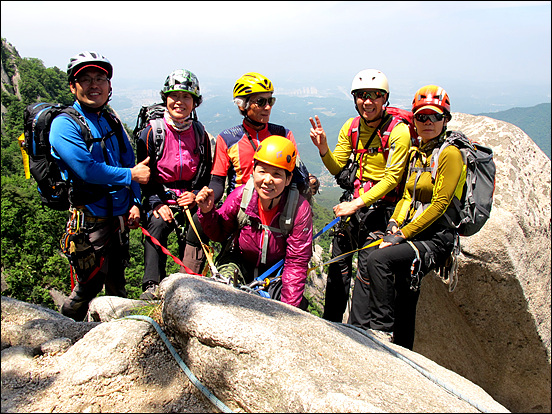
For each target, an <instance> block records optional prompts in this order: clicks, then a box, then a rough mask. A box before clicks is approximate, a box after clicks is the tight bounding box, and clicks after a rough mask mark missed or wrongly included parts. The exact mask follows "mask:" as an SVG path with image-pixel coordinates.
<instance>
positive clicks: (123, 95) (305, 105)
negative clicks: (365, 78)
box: [110, 90, 551, 174]
mask: <svg viewBox="0 0 552 414" xmlns="http://www.w3.org/2000/svg"><path fill="white" fill-rule="evenodd" d="M276 98H277V101H276V105H275V106H274V108H273V110H272V115H271V118H270V121H271V122H274V123H277V124H280V125H284V126H285V127H287V128H289V129H291V130H292V131H293V134H294V136H295V139H296V141H297V144H298V146H299V153H300V154H301V158H302V159H303V160H304V162H305V164H306V165H307V167H308V168H309V170H310V171H311V172H313V173H314V174H321V173H323V172H324V171H325V168H324V166H323V165H322V163H321V161H320V158H319V156H318V152H317V150H316V148H315V147H314V145H313V144H312V142H311V140H310V137H309V130H310V127H311V125H310V122H309V117H313V116H314V115H318V116H319V117H320V120H321V122H322V126H323V127H324V129H325V130H326V134H327V136H328V141H329V144H330V147H331V148H333V146H335V144H336V143H337V136H338V134H339V130H340V129H341V126H342V125H343V124H344V123H345V121H346V120H347V119H348V118H350V117H352V116H355V115H356V111H355V109H354V107H353V102H352V100H349V99H345V98H344V99H341V98H337V97H335V96H321V97H305V96H294V95H277V96H276ZM159 101H160V99H159V93H158V92H157V91H153V90H144V91H130V90H120V91H118V93H116V94H114V95H113V99H112V101H111V102H110V104H111V106H112V107H113V108H114V109H115V110H116V111H117V112H118V114H119V116H120V117H121V119H122V120H123V122H125V123H126V124H127V125H128V126H129V127H131V128H134V126H135V124H136V116H137V115H138V112H139V110H140V107H141V106H142V105H150V104H152V103H155V102H159ZM391 105H396V104H395V103H393V102H391ZM397 106H399V105H397ZM550 111H551V104H550V103H543V104H539V105H536V106H534V107H530V108H512V109H508V110H506V111H501V112H492V113H479V114H473V115H483V116H488V117H490V118H494V119H498V120H501V121H506V122H509V123H511V124H514V125H516V126H517V127H519V128H521V129H522V130H523V131H524V132H525V133H526V134H527V135H529V137H531V139H533V141H535V143H536V144H537V145H538V146H539V148H541V149H542V150H543V152H544V153H545V154H546V155H547V156H548V157H549V158H550V136H551V132H550V131H551V126H550ZM197 114H198V117H199V119H200V121H201V122H202V123H203V124H204V125H205V127H206V129H207V131H208V132H209V133H211V134H212V135H214V136H216V135H217V134H219V133H220V132H221V131H223V130H224V129H226V128H230V127H232V126H234V125H237V124H239V123H241V121H242V117H241V115H240V114H239V112H238V109H237V107H236V106H235V105H234V103H233V102H232V100H231V98H229V97H226V96H225V97H222V96H210V97H209V96H204V102H203V103H202V104H201V106H200V107H199V108H198V109H197Z"/></svg>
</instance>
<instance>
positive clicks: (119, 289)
mask: <svg viewBox="0 0 552 414" xmlns="http://www.w3.org/2000/svg"><path fill="white" fill-rule="evenodd" d="M119 228H120V221H119V218H118V217H113V218H110V219H109V220H104V221H95V220H93V218H91V219H87V220H86V221H85V223H84V232H85V233H86V234H88V237H89V240H90V243H91V244H92V246H93V247H94V249H95V250H96V251H98V252H99V254H98V257H103V263H102V266H101V267H100V269H99V271H98V272H97V273H96V274H95V275H94V276H93V277H91V278H90V279H88V280H85V281H83V282H82V283H79V282H77V283H76V284H75V287H74V288H73V291H72V292H71V295H69V297H68V298H67V299H66V300H65V302H64V303H63V305H62V307H61V313H62V314H63V315H65V316H68V317H70V318H73V319H74V320H76V321H82V320H84V318H85V317H86V314H87V312H88V305H89V304H90V301H92V299H94V298H95V297H96V296H97V295H98V293H100V292H101V291H102V289H103V287H104V285H105V294H106V295H108V296H120V297H123V298H126V297H127V291H126V289H125V284H126V281H125V268H126V267H127V266H128V262H129V244H128V232H123V233H122V234H120V232H119ZM119 235H121V237H119Z"/></svg>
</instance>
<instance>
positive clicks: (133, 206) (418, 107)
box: [50, 52, 466, 349]
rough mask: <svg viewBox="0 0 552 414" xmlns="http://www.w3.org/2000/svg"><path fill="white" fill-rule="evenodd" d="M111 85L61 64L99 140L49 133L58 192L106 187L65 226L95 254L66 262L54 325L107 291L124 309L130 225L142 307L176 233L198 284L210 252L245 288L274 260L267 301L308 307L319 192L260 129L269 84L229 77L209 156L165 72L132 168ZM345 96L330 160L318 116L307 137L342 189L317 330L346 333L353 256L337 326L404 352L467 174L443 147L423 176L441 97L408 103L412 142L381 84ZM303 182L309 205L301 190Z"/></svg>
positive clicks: (362, 83) (270, 133)
mask: <svg viewBox="0 0 552 414" xmlns="http://www.w3.org/2000/svg"><path fill="white" fill-rule="evenodd" d="M112 75H113V68H112V66H111V63H110V62H109V61H108V60H107V59H106V58H105V57H104V56H102V55H100V54H98V53H96V52H83V53H80V54H78V55H76V56H75V57H73V58H71V60H70V63H69V65H68V77H69V87H70V89H71V92H72V93H73V94H74V95H75V98H76V99H75V103H74V105H73V106H74V108H75V109H76V110H77V111H78V112H79V113H80V114H81V115H82V116H83V117H84V120H85V121H86V124H87V126H88V128H89V129H90V131H91V133H92V136H93V137H94V138H95V140H94V142H93V144H92V145H91V146H90V147H87V145H86V144H85V142H84V141H83V139H82V138H81V128H80V127H79V125H78V123H76V122H75V121H74V120H73V119H72V118H71V117H70V116H58V117H57V118H56V119H55V120H54V122H53V123H52V128H51V134H50V143H51V148H52V149H51V151H52V156H53V157H54V158H55V159H56V160H57V161H58V164H59V166H60V169H61V170H62V172H63V174H64V177H65V179H67V180H68V181H69V182H70V183H71V185H72V187H73V188H79V187H80V188H85V189H86V188H88V186H90V185H92V184H93V185H99V186H102V187H103V188H104V190H105V191H104V192H103V193H101V195H100V197H99V198H96V199H93V200H87V201H86V202H84V203H83V204H82V205H72V206H71V212H72V214H71V218H70V220H69V222H68V228H69V227H70V226H74V224H75V220H76V219H75V217H77V220H81V221H82V226H80V227H79V231H81V232H83V234H84V235H85V237H84V239H85V241H86V243H87V246H88V247H90V246H91V248H90V251H91V252H92V253H93V254H92V256H90V257H91V259H90V260H89V261H88V262H87V264H83V265H79V266H77V265H75V271H76V272H77V284H76V286H75V288H74V289H73V292H72V293H71V296H70V297H69V298H68V299H67V301H66V302H65V304H64V305H63V307H62V310H61V311H62V313H63V314H65V315H67V316H70V317H72V318H74V319H76V320H82V319H83V318H84V317H85V315H86V311H87V308H88V303H89V302H90V301H91V300H92V299H93V298H94V297H95V296H96V295H97V294H98V293H99V292H100V290H101V289H102V287H103V285H104V284H105V287H106V293H107V294H112V295H117V296H122V297H125V296H126V291H125V289H124V285H125V278H124V268H125V266H126V262H127V259H128V230H129V229H135V228H138V226H139V224H140V223H142V224H143V226H144V230H145V232H146V233H147V234H148V235H149V237H147V238H146V239H145V249H144V265H145V271H144V276H143V284H142V288H143V294H142V296H141V298H143V299H156V298H158V292H157V287H158V285H159V283H160V282H161V280H162V279H163V278H164V277H166V273H165V267H166V256H165V253H163V248H162V247H161V246H159V244H160V245H166V243H167V240H168V237H169V234H170V233H171V232H172V231H177V234H178V235H179V237H178V240H179V256H180V259H181V261H182V264H183V267H182V270H183V271H185V272H188V273H193V274H201V273H202V271H203V269H204V267H205V262H206V260H209V259H211V258H210V257H209V254H210V251H209V250H208V249H206V248H205V247H206V245H208V244H209V243H210V242H217V243H220V244H221V251H220V254H219V256H218V257H217V258H216V263H217V266H218V269H219V271H220V272H221V273H222V274H223V275H224V276H225V277H227V278H229V279H233V280H234V283H240V284H249V283H251V282H253V281H254V280H255V279H256V278H257V277H258V276H259V275H260V274H263V272H265V271H267V269H270V268H271V267H273V266H274V265H275V264H277V263H278V262H279V261H282V262H283V266H282V268H281V269H280V273H279V277H278V278H275V280H276V282H275V283H274V284H273V285H271V286H270V287H269V289H268V290H269V293H270V297H272V298H273V299H277V300H281V301H282V302H284V303H288V304H290V305H292V306H296V307H299V308H301V309H306V308H307V303H308V302H307V300H306V299H305V297H304V295H303V294H304V290H305V284H306V280H307V272H308V264H309V261H310V259H311V255H312V248H313V242H312V240H313V222H312V207H311V202H312V201H311V197H312V194H315V193H316V192H317V191H318V189H319V186H320V183H319V181H318V179H317V178H316V177H315V176H313V175H312V174H308V171H306V168H304V165H303V164H302V162H301V160H300V156H299V152H298V149H297V144H296V141H295V138H294V135H293V133H292V132H291V130H289V129H287V128H285V127H284V126H281V125H277V124H273V123H270V122H269V120H270V115H271V111H272V108H273V106H274V104H275V102H276V98H275V97H274V96H273V95H274V86H273V84H272V82H271V81H270V80H269V79H268V78H267V77H265V76H263V75H261V74H259V73H256V72H249V73H246V74H244V75H243V76H241V77H240V78H238V79H237V81H236V82H235V86H234V89H233V99H234V103H235V104H236V106H237V108H238V110H239V112H240V114H241V115H242V116H243V121H242V123H241V124H240V125H237V126H234V127H232V128H228V129H225V130H224V131H222V132H221V133H220V134H219V135H218V136H217V138H216V143H215V148H214V156H213V157H212V149H211V143H210V140H209V136H208V134H207V133H206V131H205V128H204V127H203V125H202V124H201V123H200V122H199V120H198V117H197V114H196V108H197V107H198V106H199V105H200V104H201V103H202V96H201V93H200V87H199V81H198V79H197V77H196V76H195V75H194V74H193V73H192V72H190V71H189V70H185V69H179V70H175V71H173V72H172V73H170V74H169V75H168V76H167V78H166V80H165V83H164V85H163V87H162V89H161V99H162V105H161V106H162V108H163V114H162V116H161V115H160V117H159V118H158V119H156V120H155V121H154V120H152V121H151V122H150V124H149V125H148V126H147V127H146V128H145V129H143V130H142V131H141V134H140V137H139V139H137V148H136V157H137V161H138V163H136V162H135V158H134V154H133V151H132V147H131V145H130V142H129V139H128V137H127V135H126V133H124V130H123V131H120V130H118V129H119V128H121V129H122V127H121V126H120V125H119V126H118V127H117V128H115V127H114V126H113V122H111V121H109V119H107V118H108V117H109V118H110V116H108V110H107V103H108V101H109V99H110V97H111V78H112ZM351 95H352V98H353V101H354V105H355V110H356V112H357V113H358V116H355V117H352V118H349V119H348V120H347V121H346V122H345V123H344V124H343V126H342V128H341V130H340V132H339V136H338V141H337V145H336V147H335V149H334V150H333V151H332V150H330V148H329V146H328V140H327V137H326V133H325V131H324V128H323V127H322V123H321V121H320V119H319V117H318V116H317V115H315V116H314V118H310V123H311V126H312V128H311V129H310V137H311V140H312V142H313V144H314V145H315V146H316V147H317V149H318V151H319V154H320V157H321V159H322V162H323V163H324V165H325V167H326V168H327V169H328V171H329V172H330V173H331V174H332V175H335V176H336V177H337V176H339V175H341V176H346V180H348V187H347V190H346V191H345V193H344V195H343V196H342V198H341V199H340V200H339V201H340V202H339V203H338V204H337V205H335V207H334V208H333V210H334V213H335V215H336V217H339V218H340V221H339V224H338V225H337V227H336V229H335V231H334V236H333V241H332V258H333V259H339V258H340V256H343V258H341V259H340V260H335V261H333V262H332V263H331V264H330V266H329V270H328V279H327V286H326V292H325V294H326V297H325V304H324V314H323V317H324V318H325V319H327V320H330V321H335V322H341V321H342V320H343V316H344V314H345V311H346V306H347V303H348V301H349V290H350V286H351V279H352V274H353V261H352V257H353V256H352V254H350V252H355V251H358V273H357V277H356V281H355V283H354V289H353V294H352V297H351V299H350V301H351V309H350V313H349V321H348V322H349V323H350V324H352V325H354V326H357V327H360V328H362V329H367V330H370V331H371V332H372V333H374V334H375V335H377V336H379V337H380V338H384V339H389V340H392V341H393V342H395V343H397V344H399V345H402V346H405V347H407V348H410V349H411V348H412V346H413V341H414V326H415V325H414V324H415V314H416V304H417V300H418V297H419V287H420V280H421V278H422V277H423V276H424V275H425V274H427V273H428V272H429V271H430V270H432V269H435V268H437V267H440V266H443V264H444V263H445V261H446V260H447V259H448V258H449V256H450V254H451V252H452V251H453V249H454V247H455V245H456V243H457V238H458V232H457V230H456V228H455V227H454V225H453V224H452V223H451V220H446V219H444V216H445V213H447V214H446V216H447V217H448V218H452V222H455V221H456V218H457V217H456V216H455V214H457V213H456V211H455V210H454V209H453V208H452V200H453V198H454V197H456V198H460V197H461V191H462V188H463V184H464V181H465V177H466V172H465V165H464V162H463V160H462V155H461V153H460V150H458V148H456V147H455V146H448V147H447V148H445V150H443V152H442V154H440V158H439V163H438V167H437V169H436V171H433V175H432V169H431V166H432V161H434V160H433V157H434V156H435V154H436V152H435V151H434V149H435V148H439V147H440V146H441V144H442V143H443V142H444V139H445V137H446V135H447V129H446V126H447V123H448V122H449V121H450V119H451V112H450V100H449V97H448V95H447V93H446V92H445V91H444V90H443V89H442V88H440V87H438V86H435V85H427V86H424V87H422V88H420V89H419V90H418V91H417V92H416V94H415V96H414V99H413V102H412V114H413V127H414V130H415V133H416V135H417V137H414V136H411V135H412V134H411V130H412V128H411V127H412V125H409V123H408V121H405V120H404V119H401V118H400V117H398V116H396V115H395V114H394V113H391V111H389V110H388V105H389V96H390V89H389V83H388V80H387V77H386V76H385V75H384V74H383V73H382V72H381V71H378V70H374V69H367V70H363V71H360V72H359V73H358V74H356V75H355V77H354V78H353V81H352V85H351ZM108 121H109V122H108ZM114 129H115V130H114ZM120 136H123V137H124V139H119V138H118V137H120ZM414 138H418V139H419V143H418V142H417V141H416V140H415V139H414ZM301 184H303V186H305V185H306V187H307V188H308V189H309V191H308V194H307V193H305V192H301V191H299V190H298V187H300V186H301ZM225 190H226V193H225ZM217 207H218V208H217ZM185 213H186V214H185ZM146 233H145V234H146ZM75 240H76V239H75ZM154 241H156V242H157V243H154ZM86 243H85V244H86ZM79 248H82V246H80V245H75V249H74V250H79ZM80 262H83V263H84V261H82V260H81V261H80ZM80 262H79V263H80ZM72 263H73V262H72ZM75 263H77V261H75ZM81 264H82V263H81ZM84 275H86V277H85V276H84Z"/></svg>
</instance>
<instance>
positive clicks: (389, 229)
mask: <svg viewBox="0 0 552 414" xmlns="http://www.w3.org/2000/svg"><path fill="white" fill-rule="evenodd" d="M393 227H396V228H399V225H398V224H397V222H396V221H395V220H389V223H387V228H386V229H385V234H390V233H393Z"/></svg>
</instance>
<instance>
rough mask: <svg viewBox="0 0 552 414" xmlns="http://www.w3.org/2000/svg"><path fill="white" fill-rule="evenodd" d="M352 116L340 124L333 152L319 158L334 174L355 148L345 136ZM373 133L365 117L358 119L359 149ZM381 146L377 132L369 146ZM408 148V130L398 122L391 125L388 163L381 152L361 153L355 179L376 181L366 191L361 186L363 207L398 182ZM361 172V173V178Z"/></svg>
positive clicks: (391, 188)
mask: <svg viewBox="0 0 552 414" xmlns="http://www.w3.org/2000/svg"><path fill="white" fill-rule="evenodd" d="M353 119H354V118H350V119H349V120H347V122H345V124H343V126H342V127H341V131H339V137H338V139H337V145H336V147H335V149H334V150H333V152H332V151H331V150H328V152H327V153H326V154H325V155H324V156H323V157H322V161H323V162H324V165H325V166H326V168H327V169H328V171H329V172H330V173H331V174H333V175H336V174H338V173H339V172H340V171H341V170H342V169H343V167H344V166H345V164H346V163H347V160H348V159H349V156H350V155H351V152H353V150H354V148H353V143H352V142H351V138H350V137H349V136H348V132H349V128H350V126H351V122H353ZM373 132H374V128H370V127H368V126H367V125H366V123H365V122H364V120H361V122H360V125H359V136H358V137H359V143H358V149H364V148H365V145H366V144H367V143H368V140H369V139H370V137H371V136H372V133H373ZM380 146H381V140H380V138H379V136H378V134H376V135H375V136H374V139H373V140H372V143H371V144H370V147H369V148H379V147H380ZM409 149H410V131H409V129H408V126H407V125H405V124H404V123H402V122H401V123H399V124H397V125H396V126H395V127H394V128H393V130H392V131H391V134H390V136H389V156H388V159H387V162H386V161H385V157H384V156H383V154H382V153H381V152H376V153H372V154H370V153H365V154H362V164H361V166H360V168H359V169H358V171H357V178H359V179H360V180H361V181H362V182H366V181H375V182H377V184H376V185H374V186H373V187H372V188H371V189H370V190H369V191H367V192H364V190H363V189H362V188H361V189H360V197H361V198H362V201H363V202H364V204H365V205H366V206H370V205H371V204H373V203H375V202H376V201H378V200H379V199H380V198H382V197H383V196H384V195H386V194H387V193H388V192H390V191H391V190H393V189H394V188H395V187H396V186H397V184H399V182H400V181H401V178H402V175H403V172H404V170H405V165H406V161H407V158H408V151H409ZM360 157H361V155H357V159H359V158H360ZM360 174H362V177H361V176H360Z"/></svg>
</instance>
